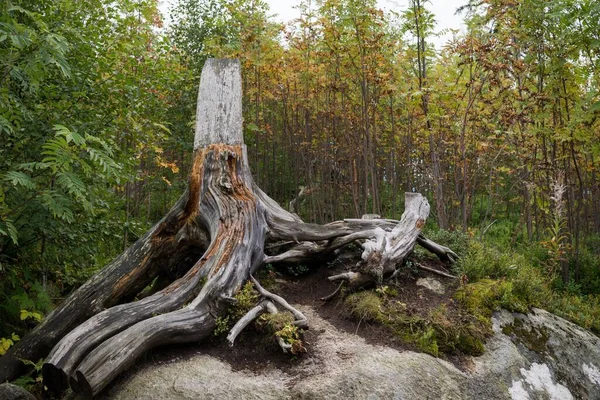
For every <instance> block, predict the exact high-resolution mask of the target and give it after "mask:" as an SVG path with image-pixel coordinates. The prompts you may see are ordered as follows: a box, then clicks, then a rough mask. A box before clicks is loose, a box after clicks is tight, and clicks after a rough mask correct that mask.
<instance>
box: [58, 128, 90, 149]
mask: <svg viewBox="0 0 600 400" xmlns="http://www.w3.org/2000/svg"><path fill="white" fill-rule="evenodd" d="M53 129H54V132H56V135H57V136H63V137H64V138H65V139H66V140H67V143H71V142H73V143H75V144H76V145H77V146H83V145H85V139H84V138H83V136H81V135H80V134H79V133H77V132H75V131H71V130H69V128H67V127H66V126H64V125H54V127H53Z"/></svg>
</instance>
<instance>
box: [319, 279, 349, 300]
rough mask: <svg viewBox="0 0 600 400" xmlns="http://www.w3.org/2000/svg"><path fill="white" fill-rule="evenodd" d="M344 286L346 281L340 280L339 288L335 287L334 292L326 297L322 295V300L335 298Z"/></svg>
mask: <svg viewBox="0 0 600 400" xmlns="http://www.w3.org/2000/svg"><path fill="white" fill-rule="evenodd" d="M343 286H344V281H342V282H340V284H339V285H338V287H337V289H335V290H334V291H333V293H331V294H328V295H327V296H325V297H321V300H322V301H329V300H331V299H333V298H334V297H335V296H337V294H338V293H339V292H340V290H342V287H343Z"/></svg>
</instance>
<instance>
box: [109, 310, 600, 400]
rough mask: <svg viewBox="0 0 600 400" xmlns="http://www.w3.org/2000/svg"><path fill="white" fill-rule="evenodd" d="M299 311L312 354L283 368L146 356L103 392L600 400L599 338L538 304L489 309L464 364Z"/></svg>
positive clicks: (113, 396) (125, 397)
mask: <svg viewBox="0 0 600 400" xmlns="http://www.w3.org/2000/svg"><path fill="white" fill-rule="evenodd" d="M300 308H302V311H303V312H305V314H306V315H307V317H308V318H309V320H310V321H311V331H312V332H316V333H315V334H314V337H313V339H312V341H311V343H310V353H309V354H307V355H305V356H303V357H300V358H299V359H298V360H296V361H294V362H291V363H290V366H289V368H285V370H281V369H278V368H275V367H273V366H266V367H265V369H264V370H262V371H260V373H255V372H252V371H249V370H237V371H236V370H233V369H232V366H231V365H229V364H228V363H227V362H225V361H223V360H220V359H217V358H214V357H211V356H207V355H196V356H192V357H191V358H189V359H187V360H185V361H177V362H172V363H170V364H161V365H155V364H152V363H149V364H147V365H146V366H144V367H142V368H141V369H139V370H138V371H135V372H134V373H133V374H131V375H130V376H128V377H125V378H123V379H120V380H119V382H118V383H117V384H116V385H114V386H113V387H112V388H111V389H110V390H108V391H107V392H105V393H104V394H103V395H102V398H104V399H110V400H129V399H191V398H202V399H223V400H229V399H232V400H233V399H267V400H268V399H325V398H326V399H344V400H349V399H368V400H371V399H373V400H376V399H398V400H403V399H406V400H409V399H474V400H475V399H486V400H490V399H492V400H496V399H497V400H524V399H527V400H535V399H539V400H542V399H544V400H559V399H560V400H568V399H600V368H599V367H600V339H598V337H596V336H594V335H592V334H591V333H589V332H587V331H585V330H583V329H581V328H579V327H577V326H575V325H573V324H571V323H569V322H567V321H565V320H563V319H561V318H559V317H556V316H554V315H552V314H550V313H547V312H545V311H543V310H537V309H534V310H533V311H532V313H531V314H528V315H523V314H512V313H509V312H507V311H502V312H499V313H496V314H495V315H494V317H493V328H494V336H492V337H491V338H490V339H489V340H488V343H487V344H486V352H485V354H484V355H483V356H481V357H477V358H472V359H471V361H472V362H470V363H467V364H470V367H469V368H467V369H468V370H467V371H465V370H460V369H458V368H457V367H455V366H454V365H452V364H451V363H449V362H447V361H445V360H442V359H439V358H434V357H432V356H429V355H427V354H423V353H416V352H412V351H398V350H395V349H392V348H389V347H384V346H377V345H371V344H368V343H366V342H365V340H364V339H363V338H361V337H359V336H356V335H352V334H349V333H346V332H342V331H339V330H337V329H336V328H335V327H334V326H332V325H331V324H329V323H328V322H327V321H325V320H323V319H322V318H321V317H320V316H319V315H318V314H317V313H316V312H315V311H314V310H312V309H310V308H307V307H300ZM232 351H235V348H234V349H233V350H232ZM234 367H235V366H234Z"/></svg>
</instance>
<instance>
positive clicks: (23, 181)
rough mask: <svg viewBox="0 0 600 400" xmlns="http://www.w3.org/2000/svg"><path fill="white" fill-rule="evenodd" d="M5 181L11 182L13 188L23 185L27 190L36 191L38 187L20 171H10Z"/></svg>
mask: <svg viewBox="0 0 600 400" xmlns="http://www.w3.org/2000/svg"><path fill="white" fill-rule="evenodd" d="M4 180H5V181H7V182H10V183H11V184H12V185H13V186H17V185H21V186H23V187H25V188H27V189H35V188H36V185H35V183H34V182H33V181H32V180H31V178H30V177H29V176H28V175H26V174H24V173H23V172H19V171H8V172H7V173H6V175H4Z"/></svg>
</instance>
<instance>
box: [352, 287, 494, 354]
mask: <svg viewBox="0 0 600 400" xmlns="http://www.w3.org/2000/svg"><path fill="white" fill-rule="evenodd" d="M378 294H380V293H379V292H377V293H374V292H372V291H363V292H359V293H354V294H351V295H349V296H348V297H347V298H346V300H345V301H344V308H345V310H346V313H347V314H348V315H349V316H350V317H352V318H354V319H357V320H368V321H375V322H378V323H380V324H381V325H383V326H385V327H387V328H388V329H390V331H391V332H392V333H393V334H394V335H395V336H397V337H399V338H400V339H402V340H403V341H404V342H406V343H410V344H413V345H414V346H416V347H417V348H418V349H419V350H421V351H423V352H425V353H428V354H431V355H433V356H436V357H437V356H440V355H441V354H442V353H456V352H459V353H463V354H468V355H480V354H482V353H483V341H484V340H485V337H486V334H487V332H488V329H486V327H485V326H484V325H483V323H481V322H478V321H477V320H476V319H474V318H473V317H472V316H469V315H466V316H463V315H460V316H459V317H458V318H455V319H453V320H451V319H449V318H448V317H447V315H448V310H447V309H446V307H445V306H443V305H442V306H440V307H438V308H436V309H434V310H432V311H431V312H430V313H429V314H428V315H426V316H419V315H411V314H410V312H409V311H408V310H407V308H406V305H405V304H404V303H401V302H398V301H395V300H393V299H391V298H389V296H388V295H386V296H384V297H383V298H382V297H381V296H378Z"/></svg>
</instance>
